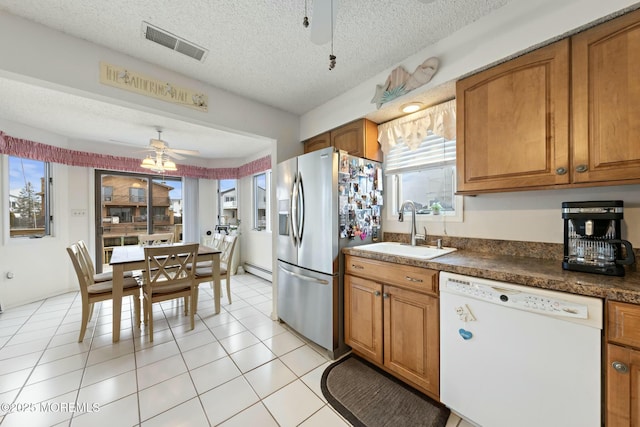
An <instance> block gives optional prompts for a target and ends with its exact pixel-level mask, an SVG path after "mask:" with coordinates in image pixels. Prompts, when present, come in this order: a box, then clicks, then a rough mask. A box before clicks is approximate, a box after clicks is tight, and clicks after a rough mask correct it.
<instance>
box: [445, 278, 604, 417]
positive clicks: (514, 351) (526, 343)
mask: <svg viewBox="0 0 640 427" xmlns="http://www.w3.org/2000/svg"><path fill="white" fill-rule="evenodd" d="M601 343H602V300H600V299H598V298H592V297H585V296H579V295H572V294H567V293H562V292H555V291H548V290H544V289H539V288H533V287H528V286H520V285H514V284H508V283H503V282H496V281H492V280H486V279H480V278H475V277H468V276H462V275H458V274H452V273H446V272H442V273H440V400H441V401H442V403H444V404H445V405H447V406H448V407H449V408H450V409H451V410H452V411H453V412H455V413H457V414H458V415H460V416H462V417H463V418H465V419H466V420H468V421H470V422H472V423H474V424H477V425H480V426H483V427H501V426H505V427H513V426H518V427H528V426H530V427H542V426H544V427H555V426H557V427H588V426H594V427H595V426H601V425H602V422H601V380H600V378H601V376H600V375H601V374H600V372H601Z"/></svg>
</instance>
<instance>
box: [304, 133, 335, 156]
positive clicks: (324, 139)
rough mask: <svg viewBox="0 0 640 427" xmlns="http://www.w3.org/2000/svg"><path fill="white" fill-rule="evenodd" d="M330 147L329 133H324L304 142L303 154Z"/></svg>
mask: <svg viewBox="0 0 640 427" xmlns="http://www.w3.org/2000/svg"><path fill="white" fill-rule="evenodd" d="M327 147H331V132H325V133H323V134H320V135H318V136H314V137H313V138H310V139H307V140H306V141H305V142H304V152H305V154H306V153H310V152H312V151H316V150H322V149H323V148H327Z"/></svg>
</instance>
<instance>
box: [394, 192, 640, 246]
mask: <svg viewBox="0 0 640 427" xmlns="http://www.w3.org/2000/svg"><path fill="white" fill-rule="evenodd" d="M589 200H623V201H624V221H623V223H622V232H623V236H622V238H623V239H626V240H629V241H630V242H631V243H632V244H633V246H634V247H640V185H625V186H616V187H596V188H579V189H571V190H569V189H567V190H544V191H522V192H517V193H515V192H514V193H496V194H482V195H479V196H475V197H470V196H465V198H464V214H463V215H464V221H463V222H447V221H446V217H444V216H442V215H441V216H440V217H431V219H429V220H425V221H420V220H418V222H417V227H418V232H420V233H421V232H422V229H423V227H426V228H427V233H428V234H431V235H439V236H441V235H445V234H446V235H449V236H457V237H476V238H482V239H499V240H522V241H529V242H547V243H562V242H563V220H562V213H561V205H562V202H574V201H575V202H577V201H589ZM387 209H388V205H387V206H385V215H384V223H383V229H384V231H391V232H398V233H409V227H410V223H408V222H406V221H405V222H402V223H400V222H398V221H397V220H396V219H395V217H393V218H389V215H388V214H387V211H386V210H387Z"/></svg>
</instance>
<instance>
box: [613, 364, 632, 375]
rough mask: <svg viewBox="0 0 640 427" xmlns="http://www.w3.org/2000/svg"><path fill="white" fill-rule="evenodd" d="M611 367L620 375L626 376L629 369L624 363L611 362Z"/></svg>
mask: <svg viewBox="0 0 640 427" xmlns="http://www.w3.org/2000/svg"><path fill="white" fill-rule="evenodd" d="M611 366H612V367H613V369H615V370H616V371H618V372H619V373H621V374H626V373H627V372H629V367H628V366H627V365H626V364H625V363H622V362H613V363H612V364H611Z"/></svg>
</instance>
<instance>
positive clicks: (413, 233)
mask: <svg viewBox="0 0 640 427" xmlns="http://www.w3.org/2000/svg"><path fill="white" fill-rule="evenodd" d="M407 206H408V207H409V208H410V209H411V230H410V232H411V246H415V245H416V240H417V239H422V240H425V239H426V238H427V228H426V227H425V229H424V234H417V233H416V205H415V203H413V202H412V201H411V200H405V202H404V203H403V204H402V206H400V213H399V214H398V221H399V222H403V221H404V209H405V207H407Z"/></svg>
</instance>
